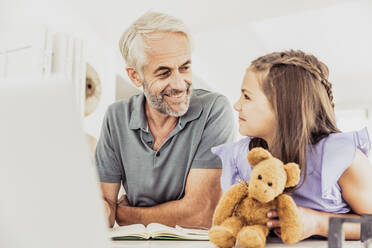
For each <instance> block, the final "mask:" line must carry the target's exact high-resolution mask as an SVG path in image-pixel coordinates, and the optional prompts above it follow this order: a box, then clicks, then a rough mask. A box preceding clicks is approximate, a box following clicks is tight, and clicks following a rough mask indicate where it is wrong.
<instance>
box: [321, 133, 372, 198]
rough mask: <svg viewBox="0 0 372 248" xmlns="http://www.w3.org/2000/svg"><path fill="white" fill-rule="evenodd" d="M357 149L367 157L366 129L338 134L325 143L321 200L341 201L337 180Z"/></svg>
mask: <svg viewBox="0 0 372 248" xmlns="http://www.w3.org/2000/svg"><path fill="white" fill-rule="evenodd" d="M357 149H359V150H361V151H362V152H363V153H364V154H365V155H366V156H368V153H369V151H370V149H371V141H370V138H369V134H368V131H367V128H364V129H362V130H360V131H357V132H348V133H338V134H335V135H333V136H332V137H330V138H329V139H328V140H327V141H326V143H325V145H324V151H323V154H324V155H323V161H322V198H323V199H327V200H331V201H334V202H339V201H341V189H340V187H339V185H338V180H339V178H340V177H341V175H342V174H343V173H344V172H345V170H346V169H347V168H349V167H350V165H351V164H352V163H353V161H354V159H355V154H356V150H357Z"/></svg>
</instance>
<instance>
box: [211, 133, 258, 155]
mask: <svg viewBox="0 0 372 248" xmlns="http://www.w3.org/2000/svg"><path fill="white" fill-rule="evenodd" d="M251 139H252V138H251V137H245V138H243V139H241V140H238V141H235V142H230V143H225V144H221V145H218V146H215V147H212V149H211V151H212V153H214V154H215V155H218V156H220V157H221V156H232V155H234V154H238V153H240V152H243V151H244V152H248V151H249V143H250V142H251ZM247 154H248V153H247Z"/></svg>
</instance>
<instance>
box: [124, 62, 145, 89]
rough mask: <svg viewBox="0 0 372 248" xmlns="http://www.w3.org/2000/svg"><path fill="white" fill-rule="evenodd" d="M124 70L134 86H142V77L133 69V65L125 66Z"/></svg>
mask: <svg viewBox="0 0 372 248" xmlns="http://www.w3.org/2000/svg"><path fill="white" fill-rule="evenodd" d="M125 70H126V71H127V74H128V77H129V79H130V81H132V83H133V84H134V85H135V86H136V87H141V86H142V79H141V76H140V74H139V73H138V72H137V71H136V69H134V68H133V67H126V68H125Z"/></svg>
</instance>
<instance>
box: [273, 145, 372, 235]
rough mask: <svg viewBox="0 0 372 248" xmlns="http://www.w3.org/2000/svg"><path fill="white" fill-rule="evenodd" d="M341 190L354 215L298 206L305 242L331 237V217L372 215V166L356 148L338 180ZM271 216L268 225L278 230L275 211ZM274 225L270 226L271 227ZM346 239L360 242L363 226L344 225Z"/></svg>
mask: <svg viewBox="0 0 372 248" xmlns="http://www.w3.org/2000/svg"><path fill="white" fill-rule="evenodd" d="M338 184H339V185H340V187H341V190H342V197H343V198H344V199H345V201H346V202H347V203H348V204H349V205H350V207H351V208H352V210H353V212H354V213H355V214H332V213H326V212H320V211H315V210H312V209H309V208H304V207H298V209H299V213H300V217H301V220H302V222H303V224H304V234H303V237H302V239H305V238H307V237H309V236H312V235H321V236H326V237H327V236H328V221H329V218H330V217H347V218H353V217H355V218H358V217H359V215H360V214H372V193H371V192H372V164H371V163H370V162H369V161H368V159H367V157H366V156H365V155H364V154H363V153H362V152H361V151H359V150H358V149H357V152H356V156H355V159H354V162H353V163H352V165H351V166H350V167H349V168H348V169H346V170H345V172H344V173H343V174H342V175H341V177H340V179H339V180H338ZM270 214H271V216H268V217H270V218H272V219H270V220H269V222H268V226H269V227H271V228H278V227H279V221H278V220H276V219H274V218H275V217H277V213H276V211H272V212H270V213H269V215H270ZM269 223H270V224H271V225H270V224H269ZM343 230H344V232H345V238H346V239H360V224H351V223H346V224H344V225H343ZM277 232H278V231H277Z"/></svg>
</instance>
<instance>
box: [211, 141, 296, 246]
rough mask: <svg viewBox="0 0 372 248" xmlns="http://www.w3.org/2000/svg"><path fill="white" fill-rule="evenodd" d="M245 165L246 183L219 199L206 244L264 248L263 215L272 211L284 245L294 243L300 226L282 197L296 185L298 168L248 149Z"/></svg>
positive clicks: (293, 206)
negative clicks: (249, 167) (248, 173)
mask: <svg viewBox="0 0 372 248" xmlns="http://www.w3.org/2000/svg"><path fill="white" fill-rule="evenodd" d="M248 162H249V163H250V164H251V165H252V167H253V170H252V171H251V176H250V181H249V182H245V181H241V182H240V183H239V184H236V185H234V186H232V187H231V188H230V189H229V190H228V191H227V192H226V193H225V194H224V195H223V196H222V198H221V199H220V201H219V203H218V205H217V207H216V209H215V212H214V215H213V223H212V228H211V230H210V231H209V238H210V241H211V242H212V243H214V244H215V245H217V246H219V247H223V248H228V247H233V246H234V245H235V242H236V240H237V241H238V243H239V244H240V245H241V246H243V247H252V248H253V247H255V248H256V247H264V246H265V243H266V237H267V235H268V233H269V228H268V227H267V226H266V222H267V221H268V220H269V219H268V218H267V213H268V212H269V211H270V210H272V209H275V208H276V209H277V211H278V215H279V219H280V228H281V238H282V240H283V241H284V242H285V243H287V244H292V243H296V242H298V241H299V240H300V239H301V235H302V223H301V221H300V218H299V214H298V210H297V206H296V204H295V203H294V201H293V199H292V198H291V197H290V196H289V195H287V194H284V193H283V190H284V189H285V188H287V187H293V186H296V185H297V184H298V182H299V180H300V169H299V167H298V165H297V164H295V163H288V164H285V165H284V164H283V162H282V161H280V160H279V159H277V158H274V157H273V156H272V155H271V154H270V153H269V152H268V151H267V150H265V149H262V148H254V149H252V150H251V151H250V152H249V154H248Z"/></svg>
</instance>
